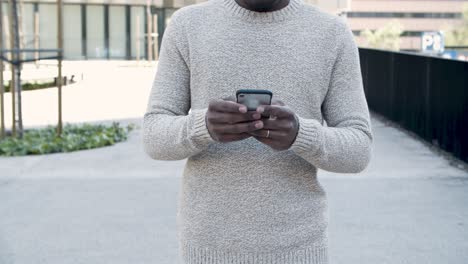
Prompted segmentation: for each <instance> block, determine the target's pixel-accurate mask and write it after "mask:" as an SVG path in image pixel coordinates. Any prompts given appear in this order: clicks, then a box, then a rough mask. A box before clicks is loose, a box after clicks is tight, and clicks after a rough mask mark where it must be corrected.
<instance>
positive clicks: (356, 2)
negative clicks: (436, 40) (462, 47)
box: [345, 0, 468, 50]
mask: <svg viewBox="0 0 468 264" xmlns="http://www.w3.org/2000/svg"><path fill="white" fill-rule="evenodd" d="M464 3H468V1H466V0H465V1H463V0H430V1H423V0H352V1H351V2H350V8H349V10H348V11H347V12H346V14H345V16H346V17H347V20H348V22H349V25H350V26H351V29H352V30H353V32H354V33H355V35H356V36H357V40H358V43H359V44H362V43H363V42H364V39H363V37H358V36H359V34H360V33H361V32H362V31H363V30H365V29H370V30H375V29H378V28H382V27H384V26H385V25H386V24H387V23H388V22H389V21H390V20H398V22H400V23H401V24H402V26H403V33H402V35H401V45H400V48H401V49H402V50H419V49H420V48H421V34H422V33H423V32H426V31H439V30H442V31H444V30H446V29H448V28H449V27H451V26H457V25H461V23H462V22H463V20H462V6H463V4H464Z"/></svg>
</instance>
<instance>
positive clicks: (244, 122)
mask: <svg viewBox="0 0 468 264" xmlns="http://www.w3.org/2000/svg"><path fill="white" fill-rule="evenodd" d="M260 118H261V114H259V113H257V112H256V111H247V107H246V106H245V105H242V104H238V103H236V102H235V101H234V100H233V98H232V97H228V98H224V99H217V100H212V101H210V104H209V106H208V111H207V113H206V116H205V119H206V126H207V128H208V131H209V133H210V135H211V137H212V138H213V139H214V140H216V141H219V142H223V143H226V142H232V141H238V140H243V139H246V138H248V137H251V136H252V135H250V134H249V133H248V132H251V131H255V130H258V129H262V128H263V122H262V121H261V120H259V119H260Z"/></svg>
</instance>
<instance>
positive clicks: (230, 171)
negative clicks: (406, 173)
mask: <svg viewBox="0 0 468 264" xmlns="http://www.w3.org/2000/svg"><path fill="white" fill-rule="evenodd" d="M238 89H268V90H270V91H272V92H273V98H274V99H275V100H274V103H273V104H272V105H271V106H267V105H261V106H259V107H258V108H257V110H256V111H247V109H246V107H245V106H243V105H241V104H238V103H236V102H235V100H234V99H233V95H234V94H235V92H236V90H238ZM189 110H190V111H189ZM323 121H326V125H324V122H323ZM143 143H144V149H145V151H146V153H147V154H148V155H149V156H150V157H152V158H153V159H157V160H181V159H185V158H188V160H187V162H186V165H185V169H184V173H183V179H182V186H181V190H180V196H179V200H178V211H177V227H178V239H179V253H180V256H181V259H182V261H183V263H186V264H192V263H252V264H253V263H282V264H296V263H305V264H310V263H314V264H317V263H321V264H323V263H328V262H329V257H328V229H327V226H328V207H327V197H326V193H325V192H324V190H323V188H322V186H321V185H320V183H319V182H318V180H317V170H318V169H323V170H327V171H331V172H337V173H358V172H361V171H362V170H364V169H365V168H366V167H367V165H368V163H369V160H370V158H371V144H372V132H371V125H370V118H369V111H368V107H367V103H366V99H365V95H364V91H363V86H362V77H361V71H360V66H359V56H358V49H357V46H356V44H355V42H354V38H353V35H352V32H351V30H350V29H349V27H348V26H347V24H346V22H345V21H344V20H342V19H341V18H340V17H338V16H335V15H332V14H328V13H326V12H324V11H322V10H321V9H319V8H317V7H316V6H313V5H308V4H305V3H304V2H303V0H209V1H207V2H203V3H199V4H194V5H190V6H186V7H183V8H181V9H179V10H177V11H176V12H175V13H174V14H173V15H172V18H171V21H170V23H169V25H168V26H167V28H166V31H165V33H164V37H163V42H162V46H161V53H160V59H159V63H158V69H157V72H156V76H155V79H154V83H153V87H152V91H151V95H150V99H149V102H148V108H147V112H146V114H145V116H144V120H143Z"/></svg>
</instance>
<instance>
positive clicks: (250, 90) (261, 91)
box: [236, 89, 273, 97]
mask: <svg viewBox="0 0 468 264" xmlns="http://www.w3.org/2000/svg"><path fill="white" fill-rule="evenodd" d="M240 93H247V94H268V95H271V96H273V93H272V92H271V91H269V90H262V89H239V90H237V91H236V97H237V96H238V95H239V94H240Z"/></svg>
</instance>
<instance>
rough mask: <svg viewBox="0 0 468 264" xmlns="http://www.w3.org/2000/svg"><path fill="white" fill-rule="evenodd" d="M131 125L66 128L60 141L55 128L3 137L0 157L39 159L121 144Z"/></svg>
mask: <svg viewBox="0 0 468 264" xmlns="http://www.w3.org/2000/svg"><path fill="white" fill-rule="evenodd" d="M133 129H134V125H133V124H130V125H128V126H127V127H121V126H120V124H119V123H117V122H114V123H112V125H110V126H106V125H101V124H98V125H92V124H80V125H74V124H66V125H65V126H64V127H63V133H62V136H61V137H58V136H57V134H56V127H55V126H47V127H45V128H40V129H29V130H25V131H24V135H23V138H21V139H19V138H13V137H6V138H5V139H2V140H0V156H25V155H40V154H49V153H58V152H72V151H77V150H83V149H93V148H99V147H104V146H110V145H114V144H115V143H117V142H121V141H125V140H126V139H127V137H128V133H129V132H130V131H131V130H133Z"/></svg>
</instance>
